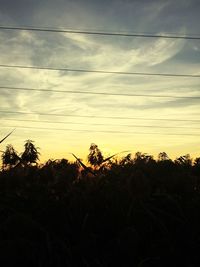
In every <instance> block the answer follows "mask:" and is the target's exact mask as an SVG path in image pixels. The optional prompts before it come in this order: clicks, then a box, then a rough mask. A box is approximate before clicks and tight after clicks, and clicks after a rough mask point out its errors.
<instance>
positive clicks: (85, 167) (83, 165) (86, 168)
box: [71, 153, 96, 176]
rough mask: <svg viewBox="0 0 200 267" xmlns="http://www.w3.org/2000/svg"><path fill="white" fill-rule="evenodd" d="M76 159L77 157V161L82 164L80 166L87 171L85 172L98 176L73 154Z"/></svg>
mask: <svg viewBox="0 0 200 267" xmlns="http://www.w3.org/2000/svg"><path fill="white" fill-rule="evenodd" d="M71 154H72V155H73V156H74V157H75V159H76V160H77V161H78V162H79V163H80V165H81V166H82V167H83V168H84V169H85V170H87V171H88V172H90V173H91V174H93V175H95V176H96V174H95V173H94V172H93V171H92V170H90V169H89V168H88V167H87V166H86V165H85V164H84V163H83V162H82V161H81V160H80V159H79V158H77V157H76V156H75V155H74V154H73V153H71Z"/></svg>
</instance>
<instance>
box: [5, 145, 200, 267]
mask: <svg viewBox="0 0 200 267" xmlns="http://www.w3.org/2000/svg"><path fill="white" fill-rule="evenodd" d="M74 157H75V161H74V162H70V161H68V160H67V159H60V160H48V161H47V162H46V163H45V164H43V165H39V164H37V161H38V159H39V152H38V149H37V148H36V147H35V146H34V144H33V142H32V141H31V140H27V141H26V143H25V150H24V152H23V153H22V154H21V155H18V153H17V152H16V151H15V150H14V148H13V147H12V146H11V145H9V146H7V148H6V151H5V152H4V153H3V154H2V160H3V166H2V170H1V172H0V264H1V266H18V265H19V266H20V265H22V264H23V265H24V266H70V267H77V266H86V267H87V266H102V267H104V266H106V267H110V266H125V267H126V266H137V267H147V266H156V267H158V266H159V267H160V266H188V267H189V266H200V254H199V248H200V158H196V159H195V160H192V159H191V158H190V156H189V155H184V156H181V157H179V158H177V159H176V160H171V159H169V157H168V156H167V154H166V153H165V152H162V153H160V154H159V156H158V159H156V160H155V159H154V158H153V157H152V156H151V155H147V154H144V153H141V152H137V153H136V154H135V155H134V156H133V155H131V154H128V155H126V156H124V157H121V158H120V159H116V158H115V155H113V156H110V157H108V158H104V156H103V155H102V153H101V151H100V150H99V148H98V146H97V145H95V144H92V145H91V146H90V150H89V155H88V164H89V165H90V166H89V167H88V166H86V165H85V164H84V163H83V162H82V160H80V159H79V158H78V157H77V156H76V155H74Z"/></svg>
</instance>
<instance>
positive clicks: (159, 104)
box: [0, 0, 200, 161]
mask: <svg viewBox="0 0 200 267" xmlns="http://www.w3.org/2000/svg"><path fill="white" fill-rule="evenodd" d="M199 14H200V1H199V0H196V1H195V0H176V1H174V0H165V1H158V0H157V1H156V0H146V1H145V0H140V1H139V0H138V1H135V0H109V1H106V0H101V1H97V0H96V1H95V0H90V1H89V0H85V1H84V0H82V1H81V0H79V1H78V0H71V1H70V0H65V1H64V0H56V1H55V0H46V1H45V0H32V1H29V0H18V1H12V0H0V26H5V27H16V26H17V27H36V28H48V29H66V30H74V31H76V30H77V31H78V30H82V31H92V32H111V33H129V34H134V33H136V34H153V35H155V34H157V35H173V36H192V37H200V31H199V25H200V15H199ZM0 65H10V66H13V65H21V66H36V67H50V68H58V69H61V68H69V69H83V70H101V71H111V72H112V71H114V72H142V73H161V74H162V73H169V74H181V75H184V74H186V75H188V74H189V75H196V76H198V75H200V40H191V39H166V38H140V37H124V36H103V35H86V34H79V33H63V32H56V33H55V32H42V31H40V32H37V31H20V30H6V29H0ZM4 87H11V88H10V89H9V88H4ZM13 88H28V89H34V88H35V89H50V90H52V91H44V92H41V91H34V90H32V91H30V90H29V91H28V90H27V91H25V90H17V89H13ZM54 90H57V91H58V90H59V91H66V90H68V91H83V92H95V93H107V94H129V95H130V94H135V96H122V95H115V96H114V95H95V94H86V93H83V94H78V93H77V94H74V93H69V92H65V93H64V92H63V93H62V92H54ZM0 91H1V94H0V121H1V127H0V139H1V137H2V138H3V137H4V136H5V135H6V134H7V133H8V132H10V131H11V130H12V129H14V128H16V130H15V131H14V132H13V134H12V135H11V136H10V137H9V138H8V139H7V140H6V141H4V142H3V143H2V144H1V147H0V150H4V149H5V147H6V145H7V144H12V145H13V146H14V147H15V148H16V150H17V151H18V152H22V151H23V145H24V141H25V140H27V139H31V140H34V141H35V145H36V146H38V147H40V148H41V150H40V152H41V160H42V161H45V160H47V159H48V158H54V159H57V158H63V157H65V158H69V159H72V156H71V154H70V153H71V152H72V153H74V154H76V155H77V156H79V157H80V158H82V159H85V158H86V155H87V154H88V148H89V146H90V144H91V143H96V144H97V145H98V146H99V148H100V149H101V150H102V152H103V153H104V154H105V155H106V156H108V155H110V154H112V153H116V152H119V151H123V150H130V152H132V153H133V154H134V153H135V152H137V151H142V152H146V153H148V154H153V155H154V156H155V157H156V156H157V154H158V153H159V152H162V151H165V152H166V153H167V154H168V155H169V156H170V157H171V158H175V157H177V156H180V155H184V154H186V153H190V154H191V156H192V157H196V156H200V116H199V115H200V78H199V77H166V76H145V75H130V74H129V75H125V74H124V75H122V74H111V73H109V74H107V73H89V72H88V73H87V72H86V73H83V72H70V71H59V70H57V71H56V70H37V69H23V68H6V67H2V66H1V67H0ZM136 95H140V96H136ZM141 95H143V96H141ZM144 95H145V96H144ZM151 95H153V96H151ZM158 96H163V97H158ZM166 96H169V97H166ZM178 97H179V98H178ZM181 97H182V98H181ZM192 97H193V98H192ZM20 112H21V113H20ZM31 113H32V114H31ZM39 113H40V114H39ZM41 113H43V115H41ZM44 114H46V115H44ZM58 115H60V116H58ZM92 116H93V117H92ZM114 117H115V118H114Z"/></svg>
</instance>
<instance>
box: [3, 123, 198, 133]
mask: <svg viewBox="0 0 200 267" xmlns="http://www.w3.org/2000/svg"><path fill="white" fill-rule="evenodd" d="M1 127H4V128H9V127H10V126H5V125H3V126H1ZM12 127H15V128H16V129H17V128H20V129H35V130H50V131H72V132H87V133H109V134H116V133H117V134H139V135H172V136H200V134H194V133H160V132H154V133H149V132H148V133H147V132H127V131H113V130H88V129H71V128H48V127H34V126H21V125H15V126H13V125H12Z"/></svg>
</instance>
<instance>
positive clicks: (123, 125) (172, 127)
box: [0, 118, 200, 130]
mask: <svg viewBox="0 0 200 267" xmlns="http://www.w3.org/2000/svg"><path fill="white" fill-rule="evenodd" d="M0 120H1V121H2V120H3V121H20V122H34V123H50V124H73V125H90V126H117V127H131V128H134V127H135V128H160V129H190V130H199V129H200V127H192V128H191V127H188V126H160V125H137V124H136V125H135V124H131V125H130V124H110V123H109V124H106V123H84V122H71V121H69V122H68V121H47V120H32V119H28V120H27V119H15V118H6V119H3V118H1V119H0Z"/></svg>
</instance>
